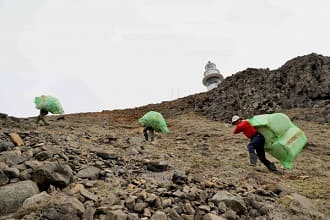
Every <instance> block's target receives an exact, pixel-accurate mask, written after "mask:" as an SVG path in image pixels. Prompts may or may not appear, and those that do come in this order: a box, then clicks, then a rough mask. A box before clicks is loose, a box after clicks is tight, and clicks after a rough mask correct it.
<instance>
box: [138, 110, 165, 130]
mask: <svg viewBox="0 0 330 220" xmlns="http://www.w3.org/2000/svg"><path fill="white" fill-rule="evenodd" d="M139 123H140V124H141V125H142V126H145V127H151V128H153V129H154V130H155V131H158V132H162V133H168V132H169V130H168V128H167V125H166V121H165V119H164V117H163V116H162V114H160V113H159V112H156V111H149V112H147V113H146V114H145V115H144V116H143V117H142V118H140V119H139Z"/></svg>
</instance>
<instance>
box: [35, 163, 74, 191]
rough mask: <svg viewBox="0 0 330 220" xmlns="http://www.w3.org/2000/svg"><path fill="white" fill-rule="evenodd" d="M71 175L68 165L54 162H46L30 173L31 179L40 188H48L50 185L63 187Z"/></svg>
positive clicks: (67, 183)
mask: <svg viewBox="0 0 330 220" xmlns="http://www.w3.org/2000/svg"><path fill="white" fill-rule="evenodd" d="M72 177H73V174H72V170H71V168H70V167H69V166H68V165H66V164H59V163H56V162H51V163H46V164H45V165H44V166H42V167H40V168H39V169H37V170H35V171H34V172H33V174H32V179H33V180H34V181H35V182H36V183H37V184H38V186H39V187H40V189H42V190H46V189H48V187H49V186H50V185H53V186H55V187H59V188H64V187H66V186H68V185H69V183H70V180H71V178H72Z"/></svg>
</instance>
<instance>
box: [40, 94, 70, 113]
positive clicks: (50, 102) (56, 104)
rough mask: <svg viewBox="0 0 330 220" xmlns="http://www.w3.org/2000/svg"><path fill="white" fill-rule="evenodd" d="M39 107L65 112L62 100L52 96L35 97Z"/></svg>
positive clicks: (53, 111) (49, 110) (52, 111)
mask: <svg viewBox="0 0 330 220" xmlns="http://www.w3.org/2000/svg"><path fill="white" fill-rule="evenodd" d="M34 103H35V105H36V108H37V109H43V110H46V111H48V112H51V113H53V114H64V111H63V108H62V105H61V103H60V101H59V100H58V99H57V98H55V97H52V96H46V95H42V96H40V97H35V98H34Z"/></svg>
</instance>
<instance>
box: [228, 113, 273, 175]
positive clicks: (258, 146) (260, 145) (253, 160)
mask: <svg viewBox="0 0 330 220" xmlns="http://www.w3.org/2000/svg"><path fill="white" fill-rule="evenodd" d="M231 122H232V125H235V126H236V127H235V129H234V134H238V133H240V132H243V134H244V135H245V136H246V137H247V138H249V139H250V143H249V144H248V146H247V148H248V151H249V156H250V164H251V166H256V164H257V157H258V158H259V160H260V161H261V162H262V163H263V164H264V165H265V166H266V167H267V168H268V169H269V170H270V171H273V172H276V171H277V169H276V166H275V164H274V163H272V162H270V161H269V160H267V158H266V154H265V147H264V145H265V138H264V136H263V135H262V134H261V133H259V132H258V130H257V129H256V128H255V127H253V126H252V125H251V124H250V123H249V121H248V120H242V119H241V118H240V117H239V116H237V115H234V116H233V117H232V120H231ZM256 152H257V154H256Z"/></svg>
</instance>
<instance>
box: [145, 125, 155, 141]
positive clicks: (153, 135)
mask: <svg viewBox="0 0 330 220" xmlns="http://www.w3.org/2000/svg"><path fill="white" fill-rule="evenodd" d="M148 131H149V133H150V140H151V141H153V140H154V138H155V133H154V129H153V128H152V127H144V129H143V134H144V137H145V139H146V140H148Z"/></svg>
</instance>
